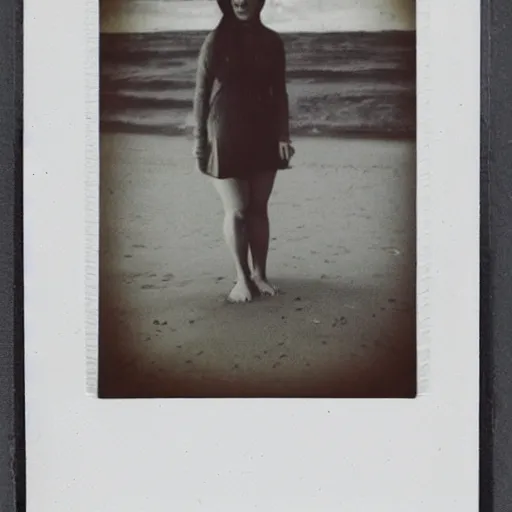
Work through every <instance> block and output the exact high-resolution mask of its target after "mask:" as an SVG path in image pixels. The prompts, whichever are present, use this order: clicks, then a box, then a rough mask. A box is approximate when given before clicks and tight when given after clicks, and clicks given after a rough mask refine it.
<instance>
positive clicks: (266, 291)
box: [252, 276, 279, 297]
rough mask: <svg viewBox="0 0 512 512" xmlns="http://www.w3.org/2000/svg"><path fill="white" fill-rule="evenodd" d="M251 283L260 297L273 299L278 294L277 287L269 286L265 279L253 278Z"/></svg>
mask: <svg viewBox="0 0 512 512" xmlns="http://www.w3.org/2000/svg"><path fill="white" fill-rule="evenodd" d="M252 282H253V283H254V286H255V287H256V288H257V290H258V291H259V292H260V293H261V295H267V296H270V297H273V296H274V295H277V294H278V293H279V289H278V288H277V286H274V285H272V284H270V283H269V282H268V281H267V280H266V279H263V278H261V277H258V276H253V277H252Z"/></svg>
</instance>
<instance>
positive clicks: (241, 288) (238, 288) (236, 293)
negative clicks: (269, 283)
mask: <svg viewBox="0 0 512 512" xmlns="http://www.w3.org/2000/svg"><path fill="white" fill-rule="evenodd" d="M252 299H253V295H252V291H251V286H250V283H249V282H248V281H245V280H239V281H237V283H236V284H235V286H234V287H233V289H232V290H231V292H230V293H229V295H228V302H232V303H234V304H239V303H243V302H251V301H252Z"/></svg>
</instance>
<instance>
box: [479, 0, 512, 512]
mask: <svg viewBox="0 0 512 512" xmlns="http://www.w3.org/2000/svg"><path fill="white" fill-rule="evenodd" d="M511 49H512V3H511V2H510V1H508V0H492V1H491V0H483V2H482V121H481V126H482V142H481V148H482V149H481V185H482V188H481V208H482V210H481V213H482V220H481V227H482V230H481V244H482V251H481V256H482V260H481V294H482V295H481V343H480V346H481V425H480V427H481V459H480V464H481V465H480V477H481V503H480V510H482V511H488V510H489V511H508V510H511V506H512V471H511V469H512V421H511V412H512V407H507V405H508V404H509V403H510V401H512V343H511V341H512V340H511V338H512V223H511V219H512V55H511V54H510V51H511Z"/></svg>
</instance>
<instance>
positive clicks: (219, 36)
mask: <svg viewBox="0 0 512 512" xmlns="http://www.w3.org/2000/svg"><path fill="white" fill-rule="evenodd" d="M259 2H260V8H259V10H258V12H257V15H256V18H255V19H254V20H252V21H251V22H250V23H251V24H257V25H258V24H260V23H261V21H260V17H259V14H260V12H261V10H262V9H263V6H264V4H265V0H259ZM217 4H218V5H219V8H220V10H221V12H222V18H221V20H220V22H219V24H218V25H217V27H216V28H215V38H214V59H215V60H216V61H217V60H223V59H224V58H225V57H227V56H232V57H236V54H237V51H238V50H239V44H238V41H237V36H238V35H239V34H240V30H239V29H240V28H242V27H243V24H244V23H245V22H241V21H239V20H238V18H237V17H236V15H235V13H234V12H233V6H232V5H231V0H217ZM233 60H234V61H236V60H237V59H236V58H235V59H233ZM221 67H222V64H221ZM219 71H220V70H219Z"/></svg>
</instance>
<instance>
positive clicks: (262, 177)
mask: <svg viewBox="0 0 512 512" xmlns="http://www.w3.org/2000/svg"><path fill="white" fill-rule="evenodd" d="M275 178H276V173H275V172H262V173H259V174H257V175H255V176H254V177H251V180H250V182H249V206H248V209H247V228H248V234H249V247H250V250H251V259H252V276H251V278H252V281H253V283H254V284H255V285H256V287H257V288H258V290H259V292H260V293H261V294H263V295H275V294H276V292H277V288H276V287H275V286H272V285H271V284H270V283H269V282H268V281H267V256H268V247H269V237H270V227H269V219H268V200H269V198H270V194H271V193H272V189H273V187H274V181H275Z"/></svg>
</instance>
